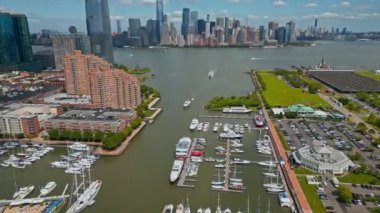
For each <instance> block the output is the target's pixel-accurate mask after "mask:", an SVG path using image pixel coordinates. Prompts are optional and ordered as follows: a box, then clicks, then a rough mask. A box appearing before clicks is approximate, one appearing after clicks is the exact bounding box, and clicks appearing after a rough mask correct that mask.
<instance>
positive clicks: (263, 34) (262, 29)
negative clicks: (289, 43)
mask: <svg viewBox="0 0 380 213" xmlns="http://www.w3.org/2000/svg"><path fill="white" fill-rule="evenodd" d="M259 32H260V36H259V40H260V41H263V42H265V40H266V31H265V27H264V26H263V25H261V26H259Z"/></svg>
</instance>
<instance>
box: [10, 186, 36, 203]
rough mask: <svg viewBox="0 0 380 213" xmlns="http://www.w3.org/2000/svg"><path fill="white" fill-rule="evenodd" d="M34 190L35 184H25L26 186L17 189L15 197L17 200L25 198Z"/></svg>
mask: <svg viewBox="0 0 380 213" xmlns="http://www.w3.org/2000/svg"><path fill="white" fill-rule="evenodd" d="M33 190H34V186H33V185H30V186H25V187H21V188H20V189H19V190H17V191H16V192H15V193H14V194H13V199H15V200H19V199H24V198H25V197H26V196H28V195H29V194H30V193H31V192H32V191H33Z"/></svg>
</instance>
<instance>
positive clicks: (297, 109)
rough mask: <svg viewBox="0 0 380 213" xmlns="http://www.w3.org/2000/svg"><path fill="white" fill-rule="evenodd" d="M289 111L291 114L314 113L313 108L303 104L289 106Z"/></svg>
mask: <svg viewBox="0 0 380 213" xmlns="http://www.w3.org/2000/svg"><path fill="white" fill-rule="evenodd" d="M287 110H288V111H289V112H310V113H313V112H314V109H313V108H311V107H309V106H305V105H303V104H295V105H291V106H288V108H287Z"/></svg>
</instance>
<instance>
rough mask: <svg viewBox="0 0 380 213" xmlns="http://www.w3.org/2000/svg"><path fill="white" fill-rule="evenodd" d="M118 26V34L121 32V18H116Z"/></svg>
mask: <svg viewBox="0 0 380 213" xmlns="http://www.w3.org/2000/svg"><path fill="white" fill-rule="evenodd" d="M116 28H117V34H120V33H121V23H120V19H118V20H116Z"/></svg>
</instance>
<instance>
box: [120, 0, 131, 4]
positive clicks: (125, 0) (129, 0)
mask: <svg viewBox="0 0 380 213" xmlns="http://www.w3.org/2000/svg"><path fill="white" fill-rule="evenodd" d="M132 3H133V2H132V0H120V4H132Z"/></svg>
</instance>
